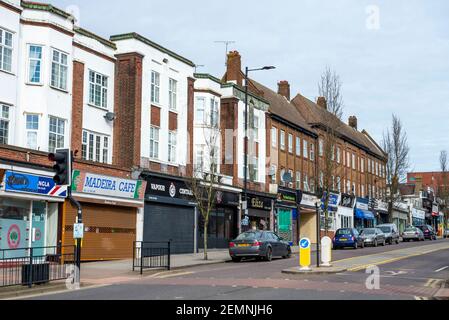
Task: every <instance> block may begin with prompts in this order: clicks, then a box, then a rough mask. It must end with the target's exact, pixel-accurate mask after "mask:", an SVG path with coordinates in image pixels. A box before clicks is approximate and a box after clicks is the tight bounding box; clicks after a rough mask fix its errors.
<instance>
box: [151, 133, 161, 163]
mask: <svg viewBox="0 0 449 320" xmlns="http://www.w3.org/2000/svg"><path fill="white" fill-rule="evenodd" d="M159 144H160V128H159V127H156V126H150V159H159Z"/></svg>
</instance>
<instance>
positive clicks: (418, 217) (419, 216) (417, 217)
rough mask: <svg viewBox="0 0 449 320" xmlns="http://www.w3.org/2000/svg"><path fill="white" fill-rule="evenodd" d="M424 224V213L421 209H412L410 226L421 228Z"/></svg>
mask: <svg viewBox="0 0 449 320" xmlns="http://www.w3.org/2000/svg"><path fill="white" fill-rule="evenodd" d="M425 222H426V212H425V211H424V210H421V209H416V208H412V225H413V226H415V227H416V226H422V225H424V224H425Z"/></svg>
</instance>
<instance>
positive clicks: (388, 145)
mask: <svg viewBox="0 0 449 320" xmlns="http://www.w3.org/2000/svg"><path fill="white" fill-rule="evenodd" d="M382 148H383V150H384V151H385V153H386V154H387V156H388V161H387V165H386V174H387V197H386V200H387V204H388V215H389V221H390V222H393V208H394V205H395V204H396V202H397V201H398V200H400V195H399V184H400V183H401V182H402V181H403V180H404V179H405V176H406V174H407V170H408V168H409V151H410V148H409V146H408V141H407V133H406V132H405V130H404V128H403V126H402V122H401V120H400V119H399V117H397V116H396V115H394V114H393V116H392V125H391V129H390V128H388V129H387V131H386V133H384V135H383V138H382Z"/></svg>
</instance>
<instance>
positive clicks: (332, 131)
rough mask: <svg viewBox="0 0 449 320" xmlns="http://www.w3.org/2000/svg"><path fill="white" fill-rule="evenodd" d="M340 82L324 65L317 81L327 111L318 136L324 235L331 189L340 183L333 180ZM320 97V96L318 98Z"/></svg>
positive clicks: (340, 110) (336, 172)
mask: <svg viewBox="0 0 449 320" xmlns="http://www.w3.org/2000/svg"><path fill="white" fill-rule="evenodd" d="M341 87H342V83H341V80H340V77H339V76H338V74H337V73H336V72H335V71H333V70H331V69H330V68H329V67H326V69H325V70H324V72H323V74H322V75H321V79H320V82H319V83H318V92H319V94H320V97H324V99H325V101H321V103H325V106H326V109H327V112H323V117H322V120H323V126H322V128H321V129H322V130H321V131H322V132H323V135H322V136H320V139H319V145H318V150H319V151H318V152H319V157H318V162H319V165H318V167H319V170H320V172H319V184H320V188H321V189H322V191H323V195H324V218H325V223H324V230H325V233H326V235H327V234H328V231H329V226H328V220H329V199H330V193H331V191H334V190H335V184H336V183H341V182H340V181H337V182H336V181H335V179H337V178H336V177H340V176H341V175H340V174H339V169H340V167H339V166H338V164H337V159H336V156H337V142H338V138H339V136H338V132H339V129H340V128H341V126H342V125H343V123H342V121H341V118H342V115H343V98H342V94H341ZM319 99H322V98H319Z"/></svg>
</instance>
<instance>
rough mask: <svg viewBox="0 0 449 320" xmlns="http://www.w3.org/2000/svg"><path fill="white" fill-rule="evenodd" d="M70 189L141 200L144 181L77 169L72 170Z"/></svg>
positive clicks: (143, 193) (143, 194)
mask: <svg viewBox="0 0 449 320" xmlns="http://www.w3.org/2000/svg"><path fill="white" fill-rule="evenodd" d="M72 181H73V184H72V191H74V192H80V193H88V194H95V195H101V196H110V197H116V198H123V199H134V200H143V198H144V196H145V188H146V182H145V181H142V180H129V179H122V178H117V177H110V176H103V175H98V174H93V173H88V172H83V171H79V170H74V171H73V179H72Z"/></svg>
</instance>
